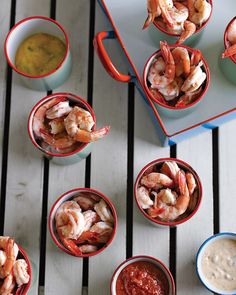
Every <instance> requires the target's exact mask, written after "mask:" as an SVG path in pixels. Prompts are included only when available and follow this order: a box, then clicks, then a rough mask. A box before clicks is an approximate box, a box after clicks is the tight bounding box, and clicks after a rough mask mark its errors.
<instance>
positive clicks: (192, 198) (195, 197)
mask: <svg viewBox="0 0 236 295" xmlns="http://www.w3.org/2000/svg"><path fill="white" fill-rule="evenodd" d="M197 201H198V192H197V191H195V192H194V193H193V195H191V196H190V201H189V205H188V210H190V211H191V212H192V211H193V210H194V209H195V208H196V206H197Z"/></svg>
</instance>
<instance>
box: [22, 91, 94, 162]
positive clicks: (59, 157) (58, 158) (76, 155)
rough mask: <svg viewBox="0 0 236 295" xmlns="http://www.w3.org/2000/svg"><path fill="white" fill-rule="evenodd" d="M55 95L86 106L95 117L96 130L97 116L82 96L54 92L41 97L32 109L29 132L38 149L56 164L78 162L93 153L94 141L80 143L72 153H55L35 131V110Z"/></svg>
mask: <svg viewBox="0 0 236 295" xmlns="http://www.w3.org/2000/svg"><path fill="white" fill-rule="evenodd" d="M55 97H67V98H68V100H71V101H73V102H74V103H76V105H78V106H79V107H82V108H84V109H85V110H87V111H89V112H90V113H91V115H92V117H93V120H94V122H95V124H94V126H93V128H92V130H95V128H96V118H95V114H94V112H93V109H92V108H91V106H90V105H89V104H88V103H87V102H86V101H85V100H83V99H82V98H81V97H79V96H77V95H74V94H71V93H64V92H60V93H53V94H51V95H48V96H46V97H44V98H43V99H41V100H40V101H39V102H38V103H37V104H36V105H35V106H34V107H33V109H32V111H31V113H30V115H29V120H28V133H29V136H30V139H31V141H32V143H33V144H34V145H35V146H36V148H37V149H39V150H40V151H41V152H42V153H43V155H44V156H46V157H47V158H49V159H50V160H51V159H52V161H53V162H54V163H55V164H58V165H69V164H74V163H77V162H80V161H82V160H83V159H85V158H86V157H87V156H88V155H89V154H90V153H91V147H92V143H91V142H90V143H81V144H80V145H78V148H77V149H75V150H74V151H72V152H70V153H65V154H61V153H54V152H50V151H47V150H45V149H44V148H42V147H41V146H40V145H39V143H38V142H37V140H36V138H35V135H34V132H33V119H34V114H35V112H36V111H37V110H38V108H39V107H41V106H42V105H43V104H44V103H46V102H48V101H49V100H51V99H53V98H55Z"/></svg>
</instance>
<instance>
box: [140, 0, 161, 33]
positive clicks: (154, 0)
mask: <svg viewBox="0 0 236 295" xmlns="http://www.w3.org/2000/svg"><path fill="white" fill-rule="evenodd" d="M147 9H148V16H147V19H146V20H145V23H144V25H143V29H146V28H147V27H148V26H149V25H150V23H152V22H153V21H154V19H155V18H156V17H158V16H159V15H160V14H161V9H160V7H159V5H158V0H147Z"/></svg>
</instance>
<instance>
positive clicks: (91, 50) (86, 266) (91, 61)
mask: <svg viewBox="0 0 236 295" xmlns="http://www.w3.org/2000/svg"><path fill="white" fill-rule="evenodd" d="M95 15H96V2H95V1H90V13H89V48H88V52H89V54H88V88H87V101H88V103H89V104H90V105H91V106H93V71H94V48H93V37H94V34H95ZM90 185H91V155H89V156H88V157H87V159H86V164H85V187H88V188H89V187H90ZM88 280H89V259H88V258H84V259H83V277H82V284H83V288H88Z"/></svg>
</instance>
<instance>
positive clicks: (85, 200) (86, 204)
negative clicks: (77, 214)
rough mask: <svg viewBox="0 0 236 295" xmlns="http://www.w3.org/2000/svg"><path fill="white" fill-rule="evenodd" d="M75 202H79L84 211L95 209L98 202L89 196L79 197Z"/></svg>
mask: <svg viewBox="0 0 236 295" xmlns="http://www.w3.org/2000/svg"><path fill="white" fill-rule="evenodd" d="M74 201H75V202H77V203H78V204H79V205H80V207H81V208H82V210H90V209H93V207H94V205H95V204H96V201H95V200H93V199H92V198H90V197H88V196H77V197H75V198H74Z"/></svg>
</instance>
